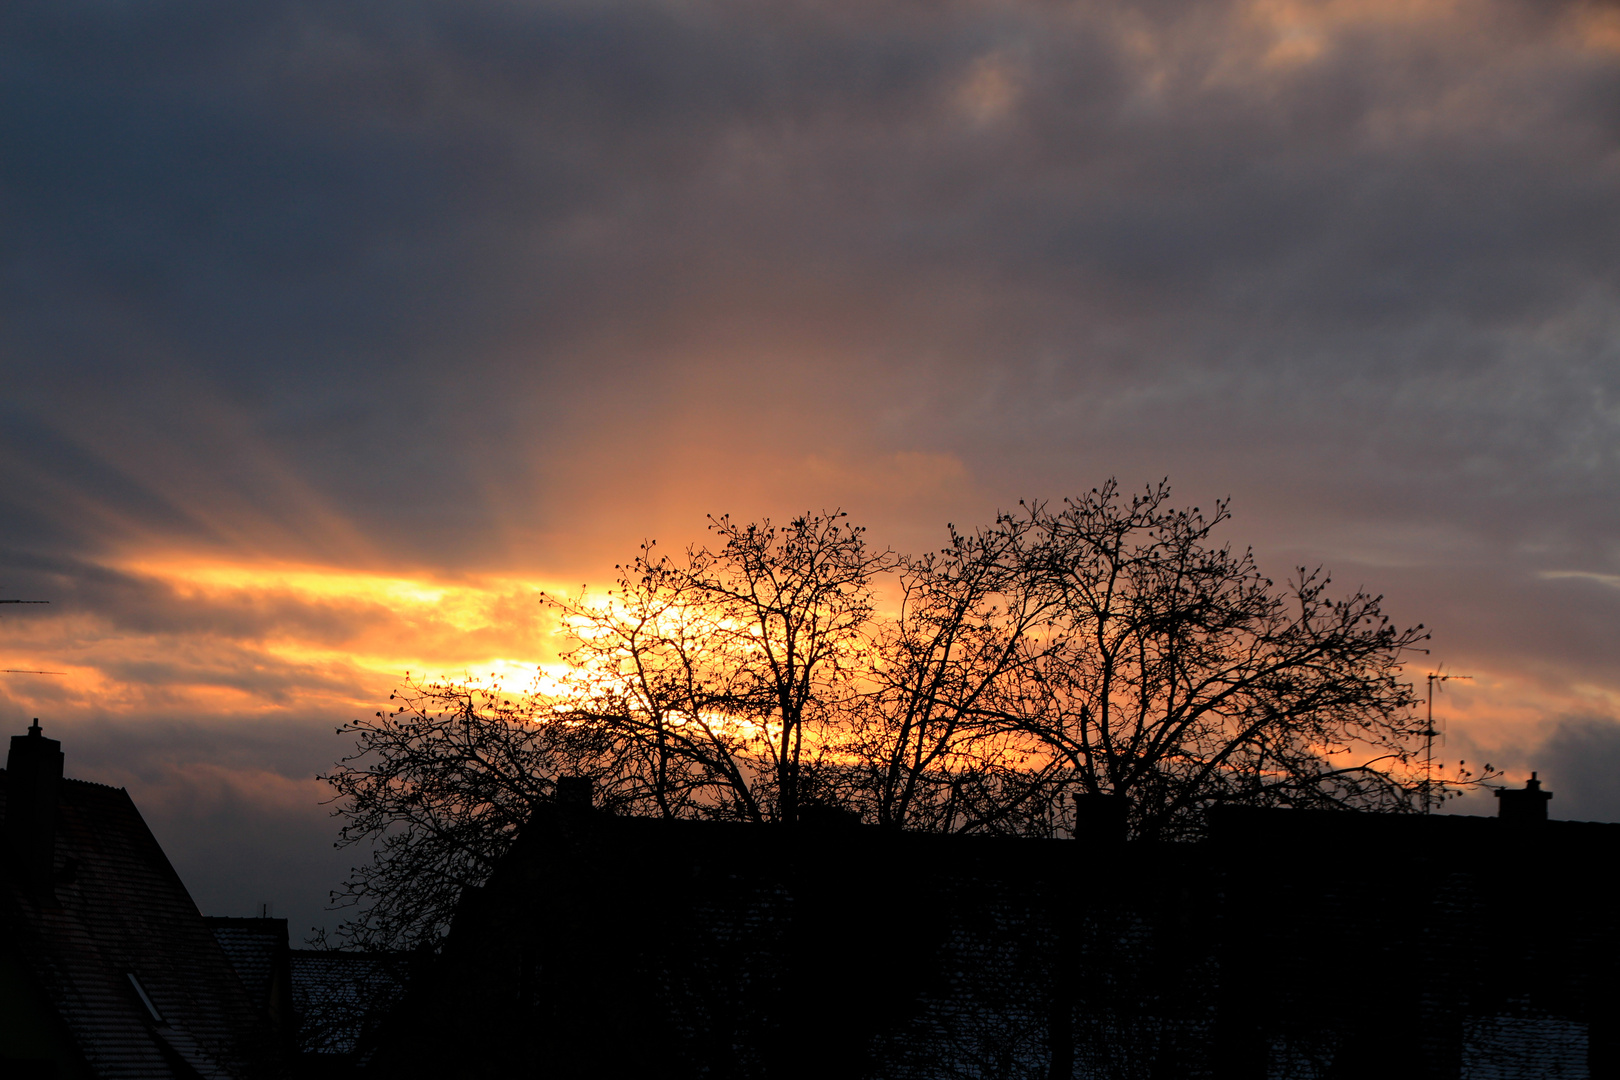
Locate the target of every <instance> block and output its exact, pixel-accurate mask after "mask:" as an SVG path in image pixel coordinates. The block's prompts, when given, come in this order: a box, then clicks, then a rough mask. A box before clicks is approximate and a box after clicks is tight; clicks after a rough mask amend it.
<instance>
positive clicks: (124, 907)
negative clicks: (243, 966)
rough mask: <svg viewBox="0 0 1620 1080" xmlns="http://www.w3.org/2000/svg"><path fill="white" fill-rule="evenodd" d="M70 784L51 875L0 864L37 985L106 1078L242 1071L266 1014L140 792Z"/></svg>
mask: <svg viewBox="0 0 1620 1080" xmlns="http://www.w3.org/2000/svg"><path fill="white" fill-rule="evenodd" d="M7 779H8V776H7V773H6V772H5V771H4V770H0V815H3V814H4V811H5V801H6V791H7ZM59 793H60V797H59V802H58V804H57V808H56V815H55V830H54V831H55V845H54V846H55V854H54V859H53V861H52V864H51V874H50V877H51V881H50V885H49V887H47V888H44V889H43V890H42V889H40V888H39V887H36V886H35V885H34V884H32V883H31V882H30V881H29V880H28V878H27V876H26V875H25V874H24V873H22V872H20V870H19V869H18V867H17V866H16V865H14V863H15V860H14V859H8V860H7V861H6V867H5V870H4V871H3V873H0V876H3V880H0V920H3V924H4V927H5V934H6V937H7V938H8V940H9V941H10V943H11V946H12V948H13V949H14V950H15V953H16V956H17V959H18V960H19V961H20V962H21V964H22V966H23V968H24V969H25V971H26V973H27V975H28V977H29V978H30V979H31V980H32V990H33V992H34V993H35V994H36V995H37V996H38V997H39V998H42V999H43V1000H44V1002H45V1003H47V1005H48V1006H49V1007H50V1008H51V1009H52V1010H54V1012H55V1013H56V1014H57V1015H58V1016H59V1017H60V1018H61V1021H62V1022H63V1024H64V1026H65V1028H66V1030H67V1032H68V1033H69V1036H70V1038H71V1041H72V1043H73V1045H74V1046H75V1047H76V1049H77V1052H78V1054H79V1055H80V1056H81V1057H82V1059H83V1063H84V1064H85V1065H86V1066H88V1068H89V1070H90V1071H91V1072H92V1074H93V1075H95V1076H98V1077H104V1078H108V1080H113V1078H119V1080H123V1078H129V1080H147V1078H150V1080H168V1078H171V1077H194V1076H202V1077H210V1078H213V1077H219V1078H225V1077H236V1076H241V1075H243V1074H244V1073H245V1072H246V1071H247V1068H248V1062H249V1061H250V1060H251V1059H252V1058H253V1057H254V1056H255V1054H257V1053H259V1052H261V1051H262V1049H263V1043H262V1040H263V1039H264V1036H265V1030H264V1027H263V1024H262V1021H261V1020H260V1019H259V1017H258V1016H257V1014H256V1010H255V1009H254V1008H253V1005H252V1003H251V1002H250V1001H249V998H248V994H247V992H246V991H245V990H244V988H243V985H242V983H241V982H240V981H239V980H238V978H237V976H236V973H235V971H234V970H233V969H232V967H231V965H230V962H229V961H228V960H227V959H226V956H225V953H224V951H223V950H222V949H221V947H220V944H219V942H218V941H216V940H215V938H214V935H213V934H212V933H210V932H209V929H208V926H207V925H206V924H205V923H204V922H203V919H202V917H201V915H199V914H198V911H197V907H196V905H195V904H194V903H193V902H192V899H191V896H190V894H188V893H187V892H186V888H185V886H184V885H183V884H182V883H181V881H180V878H179V876H178V875H177V874H176V873H175V872H174V868H173V867H172V866H171V865H170V864H169V860H168V858H167V857H166V856H165V855H164V853H163V849H162V848H161V847H160V846H159V845H158V842H157V840H156V839H155V838H154V837H153V836H152V833H151V830H149V829H148V828H147V826H146V822H145V821H144V820H142V818H141V815H140V811H138V810H137V809H136V808H135V804H134V802H132V801H131V799H130V797H129V794H128V793H127V792H126V791H124V790H123V789H121V788H111V787H105V786H103V785H100V784H92V783H87V782H85V781H82V780H67V779H64V780H62V781H61V782H60V788H59Z"/></svg>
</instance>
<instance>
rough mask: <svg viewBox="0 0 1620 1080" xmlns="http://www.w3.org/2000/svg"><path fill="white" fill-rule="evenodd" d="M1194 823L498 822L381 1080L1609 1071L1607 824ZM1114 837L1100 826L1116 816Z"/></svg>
mask: <svg viewBox="0 0 1620 1080" xmlns="http://www.w3.org/2000/svg"><path fill="white" fill-rule="evenodd" d="M1503 795H1504V798H1503V799H1502V803H1501V809H1502V811H1503V815H1502V816H1501V817H1499V818H1495V819H1492V818H1467V817H1449V816H1429V817H1425V816H1420V815H1373V814H1356V813H1350V812H1327V811H1320V812H1319V811H1254V810H1243V809H1236V808H1232V809H1225V810H1223V811H1218V812H1216V813H1214V814H1213V815H1212V819H1211V830H1210V836H1209V839H1208V840H1207V841H1205V842H1202V843H1196V844H1160V845H1152V844H1138V843H1123V842H1120V841H1119V840H1118V839H1116V835H1117V834H1116V835H1110V833H1109V832H1108V831H1103V830H1107V829H1108V825H1107V822H1108V818H1109V815H1107V814H1106V813H1096V814H1093V817H1094V819H1095V820H1097V821H1098V823H1099V831H1098V832H1094V833H1093V834H1091V835H1089V836H1086V837H1085V838H1083V839H1081V840H1073V841H1070V840H1053V841H1043V840H1010V839H989V838H968V837H949V836H935V835H917V834H906V833H894V832H887V831H882V830H878V829H875V828H868V827H862V826H858V825H854V824H851V823H849V822H848V821H846V820H844V819H841V818H840V817H838V816H837V815H827V816H826V817H824V818H822V819H820V820H811V821H807V822H804V823H802V824H801V825H799V826H797V827H796V828H795V829H794V830H793V832H792V834H791V836H790V837H789V838H787V839H786V840H785V841H784V840H783V839H781V837H780V834H777V836H775V837H773V839H772V842H770V843H763V842H761V841H762V833H761V832H760V828H759V827H757V826H747V825H737V826H732V825H725V824H716V823H697V822H680V821H654V820H645V819H621V818H614V817H610V816H608V815H605V814H602V813H601V812H599V811H595V810H593V809H591V808H590V806H589V805H588V803H587V802H585V801H583V800H579V801H576V802H575V804H574V805H567V804H564V805H557V806H552V807H548V808H546V809H545V810H543V811H541V812H540V813H538V814H537V815H536V816H535V818H534V820H533V821H532V822H531V823H530V825H529V827H528V829H527V830H526V831H525V833H524V834H523V836H522V837H521V839H520V841H519V842H518V843H517V845H516V846H515V847H514V849H513V850H512V852H511V853H510V855H509V857H508V858H507V859H506V860H505V861H504V862H503V863H502V864H501V865H500V867H499V869H498V870H497V872H496V873H495V875H494V877H493V878H492V879H491V881H490V882H489V883H488V885H487V886H486V887H485V888H483V889H481V890H477V891H475V892H472V893H470V894H469V895H468V896H467V897H466V899H465V900H464V902H463V904H462V906H461V908H460V910H459V911H458V913H457V916H456V919H455V922H454V928H453V930H452V932H451V934H450V937H449V939H448V940H447V941H446V943H445V946H444V949H443V953H442V956H441V957H440V959H439V960H438V963H437V965H436V966H435V967H434V968H433V969H432V971H431V974H430V975H429V976H428V977H426V978H424V979H422V980H421V981H420V982H419V983H418V984H417V986H416V988H415V991H414V992H413V993H412V994H411V995H410V997H409V998H408V999H407V1002H406V1004H405V1006H404V1008H403V1009H402V1010H401V1011H400V1012H399V1014H398V1015H397V1017H396V1022H395V1023H394V1024H393V1025H392V1026H391V1027H389V1028H387V1029H385V1031H384V1033H383V1037H382V1039H381V1041H380V1042H379V1045H378V1049H377V1057H376V1063H377V1067H378V1068H379V1069H380V1070H381V1071H383V1072H384V1073H387V1074H389V1075H406V1076H467V1077H482V1076H497V1075H520V1076H554V1077H586V1076H592V1077H600V1076H626V1077H628V1076H651V1075H658V1076H693V1077H697V1076H705V1077H835V1076H836V1077H850V1076H873V1077H912V1076H916V1077H925V1076H926V1077H958V1076H960V1077H1040V1078H1046V1077H1065V1078H1067V1077H1183V1076H1211V1077H1244V1078H1260V1077H1295V1076H1297V1077H1370V1076H1388V1077H1437V1078H1438V1077H1446V1078H1456V1077H1461V1076H1476V1077H1478V1076H1491V1077H1509V1076H1525V1077H1530V1076H1537V1077H1544V1076H1570V1077H1573V1076H1595V1077H1600V1076H1614V1075H1616V1057H1615V1055H1616V1049H1617V1047H1616V1041H1615V1039H1616V1029H1617V1028H1620V1024H1617V1023H1615V1021H1614V1017H1616V1016H1617V1015H1620V1014H1617V1013H1616V1011H1615V1006H1616V1000H1615V997H1614V990H1613V986H1614V975H1615V971H1616V967H1615V960H1616V941H1617V936H1616V929H1617V921H1616V902H1615V893H1614V890H1613V879H1614V867H1615V859H1616V856H1617V855H1620V826H1616V825H1602V824H1587V823H1576V822H1555V821H1548V820H1546V797H1547V796H1548V793H1546V792H1543V791H1540V790H1539V785H1538V784H1537V785H1533V786H1532V787H1531V788H1528V789H1524V790H1521V791H1516V792H1504V793H1503ZM1116 820H1117V819H1116Z"/></svg>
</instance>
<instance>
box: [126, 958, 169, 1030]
mask: <svg viewBox="0 0 1620 1080" xmlns="http://www.w3.org/2000/svg"><path fill="white" fill-rule="evenodd" d="M124 977H125V978H126V979H128V980H129V985H131V986H133V987H134V988H135V996H136V997H138V998H140V999H141V1004H142V1005H145V1006H146V1014H147V1015H148V1016H150V1017H151V1018H152V1023H154V1024H161V1023H164V1019H163V1014H162V1013H160V1012H158V1009H157V1006H156V1005H154V1004H152V999H151V998H150V997H148V996H147V994H146V987H144V986H142V985H141V980H139V979H137V978H136V977H135V973H134V972H133V971H126V972H124Z"/></svg>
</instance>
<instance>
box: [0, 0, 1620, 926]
mask: <svg viewBox="0 0 1620 1080" xmlns="http://www.w3.org/2000/svg"><path fill="white" fill-rule="evenodd" d="M0 377H3V380H4V382H3V392H0V478H3V480H0V595H4V596H7V597H15V598H29V599H48V600H49V601H50V602H51V603H50V605H49V606H30V607H23V606H9V605H8V606H6V607H5V608H3V609H0V662H3V663H0V666H3V667H6V668H12V669H25V670H27V669H40V670H50V671H61V672H65V674H63V675H25V674H6V675H0V723H3V725H4V726H6V727H9V728H10V729H11V731H12V733H20V732H21V731H22V730H23V729H24V728H25V727H26V725H27V722H28V720H29V719H30V718H32V717H35V716H38V717H40V718H41V722H42V724H43V725H44V728H45V732H46V734H48V735H51V736H53V737H56V738H60V739H62V741H63V744H64V750H65V752H66V754H67V769H68V774H69V775H71V776H77V777H80V778H83V779H88V780H96V781H99V782H102V783H110V784H116V785H120V786H126V787H128V789H129V791H130V793H131V795H132V796H133V797H134V799H135V801H136V803H137V805H138V806H139V807H140V808H141V810H142V812H143V814H144V815H145V816H146V818H147V821H148V822H149V823H150V824H151V826H152V828H153V830H154V832H155V833H156V834H157V836H158V838H159V840H160V841H162V843H163V844H164V846H165V848H166V849H167V850H168V852H169V854H170V857H171V859H172V861H173V862H174V863H175V866H176V868H177V869H178V870H179V871H180V874H181V876H182V878H183V879H184V880H185V881H186V882H187V884H188V886H189V887H190V888H191V890H192V893H193V895H194V896H195V897H196V899H197V901H198V904H199V906H200V907H201V908H202V910H203V911H204V912H205V913H208V914H251V913H254V912H257V911H259V910H260V909H261V908H260V905H262V904H269V905H270V908H271V911H272V913H273V914H277V915H284V916H286V917H288V918H289V919H290V920H292V923H293V926H292V929H293V932H294V937H295V939H296V938H299V937H301V936H302V934H303V933H304V932H305V928H307V927H312V926H335V923H336V919H337V918H338V916H334V915H333V914H332V913H330V912H327V911H325V910H324V904H325V900H326V893H327V891H328V890H330V889H332V888H335V887H336V886H337V885H338V884H339V883H340V881H341V880H342V877H343V874H344V871H345V870H346V868H347V867H348V866H349V865H351V864H352V862H353V861H354V859H355V853H354V852H352V851H334V850H333V848H332V841H333V839H334V838H335V824H334V823H333V822H332V820H331V819H330V818H329V817H328V814H329V812H330V809H331V807H329V806H323V805H322V800H323V799H324V798H325V793H324V787H323V785H322V784H321V783H320V782H319V781H318V780H316V779H315V777H316V776H317V774H318V773H320V772H321V771H322V770H324V769H326V768H328V767H329V766H330V765H331V763H332V762H333V761H334V760H336V759H337V758H339V757H341V756H342V755H343V754H344V753H345V751H346V749H347V743H346V742H345V740H344V738H342V737H340V736H338V735H336V734H335V733H334V732H335V729H336V727H337V726H338V725H340V724H342V723H344V722H345V721H347V720H350V719H353V718H356V717H359V716H364V715H369V714H370V713H371V712H374V711H375V710H376V709H378V708H381V707H383V706H384V705H385V704H386V699H387V696H388V693H389V692H390V691H391V690H392V689H393V688H394V687H396V686H398V685H399V684H400V683H401V681H402V680H403V679H404V677H405V674H406V672H415V673H422V672H428V673H432V674H449V675H455V674H459V673H473V674H487V673H489V672H499V673H502V674H504V675H505V676H506V677H508V678H509V679H516V678H519V677H521V676H522V675H523V674H524V673H525V672H532V671H533V670H534V669H535V665H536V664H539V663H545V662H548V661H550V660H553V659H554V657H555V651H556V647H557V640H556V638H555V635H554V634H553V633H552V631H553V629H554V628H553V627H551V626H550V625H548V624H547V623H546V621H545V619H544V617H543V614H542V612H541V609H540V607H539V605H538V603H537V598H538V595H539V592H540V591H541V590H543V589H578V588H579V587H581V586H582V585H590V586H593V587H600V586H605V585H606V584H608V583H609V582H610V579H611V576H612V568H613V565H614V564H615V563H616V562H618V561H621V560H624V559H626V558H628V557H631V556H633V555H634V554H635V550H636V547H637V545H638V544H640V543H641V542H642V541H643V540H645V539H657V540H658V541H659V542H660V543H661V544H662V545H664V546H666V547H673V548H680V547H683V546H685V545H686V544H688V543H691V542H695V541H696V542H701V541H702V539H703V537H704V524H705V515H707V514H710V513H713V514H722V513H729V514H731V515H732V516H733V517H734V518H740V519H745V520H751V519H755V518H759V517H763V516H771V517H776V518H782V517H785V516H787V515H790V514H793V513H795V512H799V511H803V510H807V509H817V510H819V509H824V508H825V509H831V508H842V509H844V510H846V511H848V512H849V514H850V515H851V518H852V519H853V520H855V521H858V522H860V523H862V524H864V525H865V526H867V528H868V530H869V532H868V535H869V537H870V539H871V540H872V541H873V542H874V543H876V544H878V545H880V546H882V545H888V546H892V547H894V548H895V549H897V550H901V551H922V550H927V549H930V548H933V547H937V546H939V545H940V544H941V543H942V542H943V540H944V537H945V527H946V523H947V522H954V523H955V524H957V525H958V526H963V527H972V526H973V525H976V524H980V523H987V522H989V521H990V520H992V519H993V516H994V514H995V513H996V511H997V510H998V509H999V508H1005V507H1011V506H1013V505H1015V504H1016V503H1017V502H1018V500H1020V499H1026V498H1044V499H1054V500H1057V499H1061V498H1062V497H1063V496H1064V495H1066V494H1075V493H1079V492H1082V491H1086V490H1089V489H1090V488H1092V487H1094V486H1097V485H1099V484H1101V483H1102V482H1104V481H1105V480H1107V479H1108V478H1110V477H1117V478H1118V479H1119V481H1120V482H1121V484H1123V485H1124V486H1126V487H1127V488H1137V487H1140V486H1142V485H1145V484H1147V483H1149V482H1152V481H1156V480H1158V479H1160V478H1164V477H1168V478H1169V480H1170V483H1171V485H1172V488H1173V491H1174V493H1175V499H1176V501H1178V502H1181V503H1185V504H1193V505H1201V506H1205V507H1208V506H1209V505H1210V504H1211V503H1212V501H1213V500H1216V499H1220V498H1230V499H1231V509H1232V515H1233V517H1232V520H1231V522H1229V523H1228V524H1227V525H1225V526H1223V528H1222V531H1221V533H1220V534H1219V535H1220V536H1221V537H1222V538H1223V539H1225V540H1228V541H1230V542H1232V543H1233V544H1235V545H1237V546H1239V547H1243V546H1252V547H1253V549H1254V551H1255V554H1256V557H1257V559H1258V560H1259V563H1260V565H1261V567H1262V568H1263V569H1265V570H1266V571H1267V572H1268V573H1270V574H1272V575H1273V576H1275V577H1278V578H1283V577H1286V576H1288V574H1289V573H1290V569H1289V568H1291V567H1294V566H1311V567H1315V566H1318V565H1321V566H1324V567H1326V568H1327V569H1328V570H1329V571H1330V572H1331V574H1332V576H1333V578H1334V581H1335V585H1336V586H1342V587H1343V588H1345V589H1346V590H1349V589H1353V588H1356V587H1363V588H1366V589H1368V590H1369V591H1371V592H1374V593H1380V594H1383V596H1384V597H1385V606H1386V609H1387V610H1388V611H1389V612H1390V613H1391V614H1393V615H1394V616H1395V618H1396V619H1397V620H1398V621H1399V622H1401V623H1402V624H1411V623H1417V622H1421V623H1423V624H1424V625H1425V626H1426V627H1428V628H1430V629H1431V630H1432V632H1433V640H1432V641H1431V643H1430V644H1431V645H1432V652H1431V654H1430V655H1429V656H1427V657H1418V658H1414V662H1413V666H1412V667H1411V668H1410V669H1409V674H1410V675H1411V677H1413V678H1414V679H1415V680H1417V681H1418V682H1419V683H1421V681H1422V678H1423V676H1424V675H1425V674H1427V672H1428V671H1431V670H1445V671H1448V672H1452V673H1455V674H1458V675H1463V674H1466V675H1471V676H1473V678H1472V681H1462V680H1458V681H1455V682H1451V683H1448V684H1446V685H1445V686H1444V692H1443V693H1442V694H1441V695H1440V696H1439V697H1438V699H1437V705H1436V715H1437V718H1439V719H1441V720H1443V722H1444V724H1445V729H1446V736H1445V745H1444V747H1443V748H1442V750H1443V754H1444V756H1445V757H1446V758H1447V759H1448V760H1453V759H1456V758H1466V759H1468V760H1469V761H1470V762H1472V763H1478V762H1481V761H1490V762H1491V763H1492V764H1494V765H1496V766H1498V767H1499V768H1503V769H1505V770H1507V777H1508V778H1509V779H1510V780H1511V781H1512V782H1514V783H1519V782H1522V780H1523V779H1524V777H1525V776H1526V775H1527V774H1528V771H1529V770H1531V769H1535V770H1537V771H1538V772H1539V774H1540V776H1541V778H1542V779H1543V780H1544V781H1545V782H1546V784H1547V787H1548V788H1549V789H1551V790H1552V791H1553V792H1554V800H1553V802H1552V804H1551V810H1552V813H1553V816H1555V817H1568V818H1584V819H1591V820H1611V821H1612V820H1620V783H1617V781H1616V779H1615V777H1616V775H1617V773H1620V529H1617V526H1620V503H1617V496H1620V5H1616V4H1613V3H1595V2H1594V3H1588V2H1573V3H1559V2H1555V0H1534V2H1529V0H1527V2H1517V0H1454V2H1443V0H1410V2H1401V0H1323V2H1319V3H1306V2H1293V0H1252V2H1231V3H1223V2H1219V0H1213V2H1210V0H1200V2H1192V0H1148V2H1136V3H1128V4H1127V3H1091V2H1075V3H1059V2H1052V3H1035V2H1028V3H1022V2H1016V0H1008V2H989V0H985V2H973V0H960V2H957V0H928V2H924V0H914V2H909V3H901V2H889V0H861V2H858V3H855V2H840V0H782V2H776V3H757V2H756V3H748V2H741V0H738V2H701V0H668V2H651V0H646V2H644V0H590V2H579V3H570V2H545V0H410V2H402V0H375V2H343V0H331V2H323V3H318V4H317V3H308V2H291V0H253V2H251V3H250V2H247V0H142V2H132V0H116V2H115V0H91V2H87V0H48V2H46V0H10V2H8V3H7V4H5V5H3V6H0ZM1491 803H1492V800H1490V799H1489V797H1488V794H1481V795H1480V796H1476V797H1473V798H1471V799H1465V800H1463V801H1462V802H1460V803H1458V804H1455V807H1454V808H1456V809H1461V810H1463V811H1465V812H1476V813H1492V812H1494V807H1493V806H1492V805H1491Z"/></svg>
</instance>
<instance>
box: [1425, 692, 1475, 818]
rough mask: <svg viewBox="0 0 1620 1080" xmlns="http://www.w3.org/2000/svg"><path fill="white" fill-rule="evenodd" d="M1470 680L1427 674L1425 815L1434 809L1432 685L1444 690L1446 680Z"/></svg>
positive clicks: (1434, 733) (1434, 732)
mask: <svg viewBox="0 0 1620 1080" xmlns="http://www.w3.org/2000/svg"><path fill="white" fill-rule="evenodd" d="M1472 678H1473V676H1472V675H1446V674H1443V673H1442V672H1439V671H1431V672H1429V693H1428V701H1429V722H1428V723H1427V724H1425V725H1424V727H1423V812H1424V813H1425V814H1427V813H1428V812H1429V811H1430V810H1432V809H1433V808H1434V803H1433V800H1432V799H1431V793H1432V791H1433V788H1434V737H1435V735H1436V734H1438V732H1436V731H1435V730H1434V684H1435V683H1440V684H1441V687H1440V688H1441V690H1444V689H1445V685H1444V684H1445V682H1446V680H1448V679H1472Z"/></svg>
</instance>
